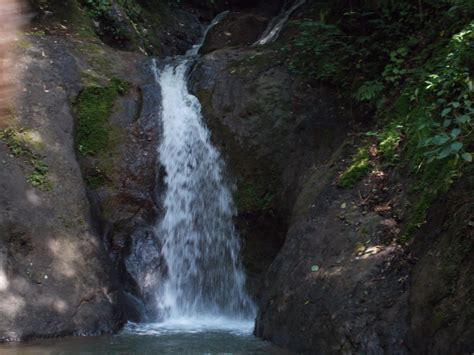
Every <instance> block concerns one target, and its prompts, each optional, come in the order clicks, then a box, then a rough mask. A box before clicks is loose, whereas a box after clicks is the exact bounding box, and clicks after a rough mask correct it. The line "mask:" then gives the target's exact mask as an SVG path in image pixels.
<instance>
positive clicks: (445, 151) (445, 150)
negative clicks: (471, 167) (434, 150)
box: [437, 147, 451, 160]
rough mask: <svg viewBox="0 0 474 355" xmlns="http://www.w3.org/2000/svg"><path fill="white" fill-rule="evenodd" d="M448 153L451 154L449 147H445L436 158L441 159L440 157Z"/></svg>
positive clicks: (442, 157)
mask: <svg viewBox="0 0 474 355" xmlns="http://www.w3.org/2000/svg"><path fill="white" fill-rule="evenodd" d="M450 154H451V147H446V148H444V149H443V150H442V151H441V153H439V154H438V156H437V158H438V159H439V160H441V159H444V158H446V157H447V156H448V155H450Z"/></svg>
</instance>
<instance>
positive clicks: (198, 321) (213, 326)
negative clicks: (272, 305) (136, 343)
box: [124, 316, 254, 336]
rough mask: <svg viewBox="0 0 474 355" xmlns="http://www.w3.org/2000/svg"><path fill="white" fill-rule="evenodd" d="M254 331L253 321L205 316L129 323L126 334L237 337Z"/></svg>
mask: <svg viewBox="0 0 474 355" xmlns="http://www.w3.org/2000/svg"><path fill="white" fill-rule="evenodd" d="M253 329H254V322H253V321H252V320H248V319H236V318H228V317H206V316H203V317H195V318H191V317H176V318H169V319H167V320H165V321H164V322H160V323H149V324H143V323H140V324H137V323H128V324H127V326H126V327H125V330H124V332H125V333H127V332H128V333H132V334H139V335H170V334H180V333H187V334H196V333H212V332H225V333H229V334H233V335H237V336H250V335H252V333H253Z"/></svg>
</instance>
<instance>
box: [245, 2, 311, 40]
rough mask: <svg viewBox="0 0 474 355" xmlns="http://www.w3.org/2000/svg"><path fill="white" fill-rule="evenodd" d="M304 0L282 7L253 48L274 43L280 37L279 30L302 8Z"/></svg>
mask: <svg viewBox="0 0 474 355" xmlns="http://www.w3.org/2000/svg"><path fill="white" fill-rule="evenodd" d="M305 2H306V0H296V1H295V2H294V3H293V5H291V6H289V7H288V6H284V7H283V9H282V11H281V13H280V14H279V15H278V16H277V17H275V18H274V19H273V20H272V21H270V23H269V24H268V26H267V28H266V30H265V31H264V32H263V34H262V35H261V36H260V38H259V40H258V41H256V42H255V43H254V44H253V45H254V46H261V45H264V44H268V43H272V42H275V41H276V40H277V39H278V37H279V36H280V32H281V30H282V29H283V28H284V27H285V25H286V23H287V22H288V19H289V18H290V16H291V15H292V14H293V12H295V11H296V10H297V9H298V8H299V7H300V6H302V5H303V4H304V3H305Z"/></svg>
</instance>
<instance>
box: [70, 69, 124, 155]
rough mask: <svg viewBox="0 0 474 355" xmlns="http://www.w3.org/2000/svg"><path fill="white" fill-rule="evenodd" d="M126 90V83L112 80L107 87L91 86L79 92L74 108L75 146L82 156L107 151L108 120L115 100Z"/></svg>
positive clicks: (108, 137) (108, 139)
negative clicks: (75, 114)
mask: <svg viewBox="0 0 474 355" xmlns="http://www.w3.org/2000/svg"><path fill="white" fill-rule="evenodd" d="M128 88H129V84H128V83H126V82H123V81H121V80H119V79H116V78H114V79H112V80H111V83H110V85H109V86H105V87H100V86H93V87H88V88H85V89H84V90H82V91H81V93H80V94H79V96H78V98H77V100H76V102H75V108H76V113H77V130H76V144H77V150H78V151H79V152H80V153H81V154H82V155H97V154H99V153H100V152H103V151H105V150H107V148H108V146H109V141H110V127H109V126H108V118H109V117H110V115H111V114H112V109H113V107H114V104H115V100H116V99H117V97H118V96H119V95H122V94H123V93H125V92H126V91H127V90H128Z"/></svg>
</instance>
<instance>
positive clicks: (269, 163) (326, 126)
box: [192, 49, 348, 296]
mask: <svg viewBox="0 0 474 355" xmlns="http://www.w3.org/2000/svg"><path fill="white" fill-rule="evenodd" d="M192 82H193V89H194V92H195V93H196V95H197V96H198V97H199V98H200V101H201V104H202V106H203V113H204V117H205V118H206V120H207V124H208V126H209V127H210V129H211V130H212V132H213V136H214V139H215V141H216V143H217V144H218V145H220V146H221V149H222V150H223V152H224V154H225V155H226V157H227V161H228V162H229V165H230V171H231V174H232V176H234V177H235V178H236V180H237V181H236V184H237V192H236V195H235V200H236V203H237V207H238V209H239V216H238V219H237V223H238V226H239V228H240V232H241V234H242V235H243V238H244V251H243V255H244V263H245V264H246V265H247V266H248V268H249V269H250V274H251V277H250V281H249V282H250V288H251V289H252V290H253V293H254V294H255V295H256V296H258V295H259V294H260V292H261V290H262V289H261V288H260V289H259V288H258V287H257V286H256V285H259V284H261V279H260V278H261V276H262V272H263V271H265V269H266V267H268V265H269V263H270V262H271V261H272V260H273V258H274V256H275V253H276V252H277V251H278V249H279V248H280V246H281V245H282V242H283V240H284V236H285V233H286V229H287V227H288V223H290V218H289V217H288V216H289V215H290V213H291V210H292V205H293V204H294V201H295V198H296V197H297V192H298V189H299V184H300V179H301V178H302V175H303V173H304V172H305V171H306V169H309V168H310V167H312V163H313V162H314V161H318V160H319V159H324V158H325V156H327V154H328V153H329V152H331V151H332V150H333V149H337V147H338V146H340V145H341V143H342V141H343V138H344V134H345V132H346V131H347V127H348V119H347V118H345V117H344V115H343V114H340V110H339V108H338V106H337V105H336V104H335V95H334V94H333V93H331V91H330V90H329V89H326V88H320V87H312V86H311V85H310V84H309V83H304V82H303V81H300V80H294V78H292V77H291V75H290V74H289V72H288V71H287V69H286V66H285V65H283V63H282V62H281V60H279V59H278V52H276V51H269V50H260V49H253V50H238V49H236V50H220V51H216V52H213V53H211V54H208V55H206V56H204V57H203V58H202V59H201V60H200V62H199V63H198V65H197V66H196V68H195V70H194V72H193V74H192ZM257 93H258V95H257ZM262 256H263V257H262ZM252 285H253V286H252Z"/></svg>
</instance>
